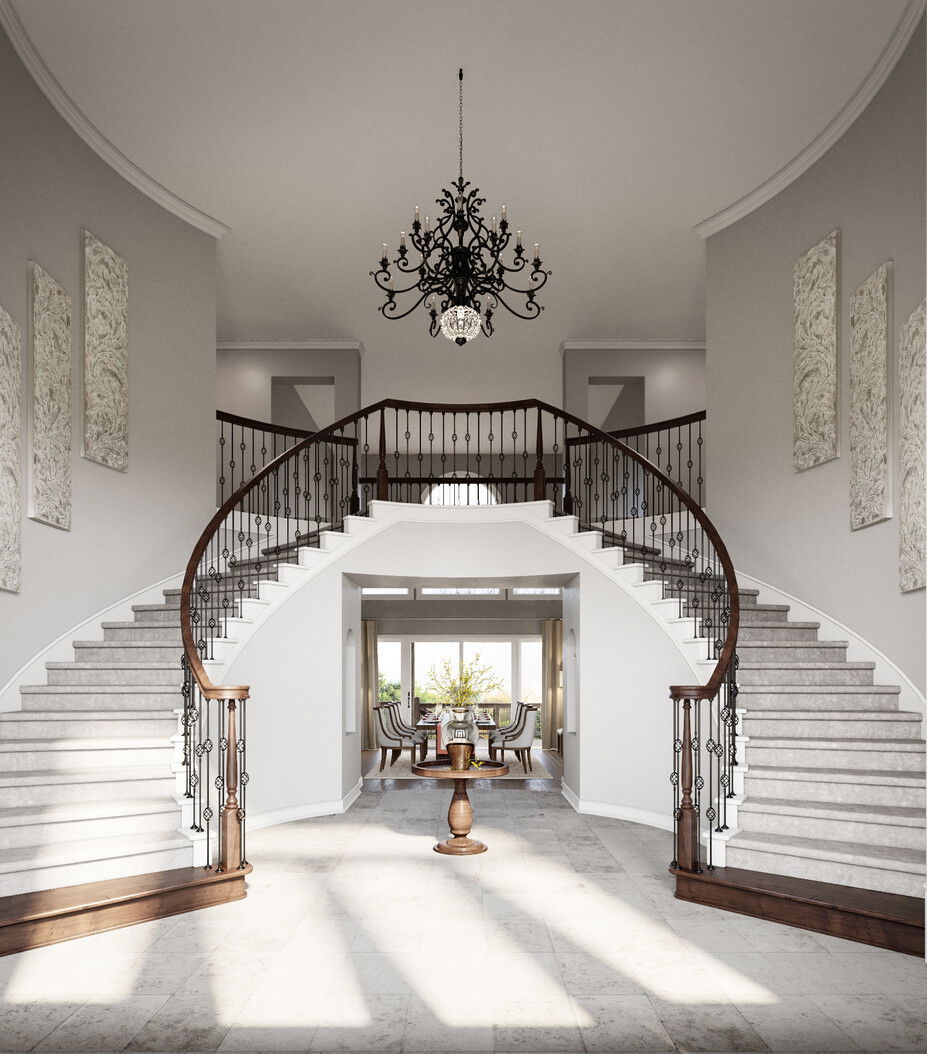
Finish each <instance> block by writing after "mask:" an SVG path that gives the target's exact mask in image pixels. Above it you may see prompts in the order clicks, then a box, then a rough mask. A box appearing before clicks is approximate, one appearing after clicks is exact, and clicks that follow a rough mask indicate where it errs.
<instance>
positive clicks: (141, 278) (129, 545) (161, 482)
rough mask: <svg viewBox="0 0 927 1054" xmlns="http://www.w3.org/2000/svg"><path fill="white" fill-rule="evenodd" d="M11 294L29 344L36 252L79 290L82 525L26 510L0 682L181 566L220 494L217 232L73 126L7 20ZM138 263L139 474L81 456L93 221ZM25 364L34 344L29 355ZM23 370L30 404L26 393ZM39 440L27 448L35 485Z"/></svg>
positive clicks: (76, 446) (1, 63)
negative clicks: (17, 45)
mask: <svg viewBox="0 0 927 1054" xmlns="http://www.w3.org/2000/svg"><path fill="white" fill-rule="evenodd" d="M0 100H2V105H0V144H2V145H0V232H2V238H0V304H2V305H3V306H4V307H5V308H6V310H7V311H9V312H10V314H11V315H12V316H13V318H14V320H15V321H16V322H18V323H19V325H20V326H21V327H22V331H23V340H24V352H26V350H27V348H28V343H27V332H26V322H27V281H26V264H27V261H29V260H35V261H37V262H38V263H39V264H41V266H42V267H43V268H45V269H46V270H47V271H48V272H49V273H50V274H52V275H53V276H54V277H55V279H56V280H57V281H58V282H59V283H61V285H63V286H64V288H65V289H66V290H67V291H68V292H69V293H70V294H71V297H72V300H73V304H74V307H73V312H72V320H73V321H72V362H71V381H72V400H71V405H72V420H71V425H72V452H71V469H72V476H73V480H72V502H73V511H72V527H71V530H70V531H59V530H55V529H53V528H51V527H47V526H44V525H43V524H39V523H35V522H34V521H32V520H30V519H27V518H26V517H25V510H26V501H25V492H24V494H23V575H22V591H21V592H20V593H19V594H13V593H3V592H0V627H2V632H0V684H2V683H3V682H5V681H6V680H7V679H8V678H9V677H10V676H11V675H12V674H13V673H14V672H15V671H16V670H17V669H18V668H19V667H20V666H21V665H22V664H23V663H24V662H25V661H26V660H27V659H28V658H30V657H31V656H32V655H34V654H35V653H36V652H37V651H39V650H40V649H41V648H42V647H44V646H45V645H46V644H48V643H50V642H51V641H52V640H53V639H54V638H55V637H57V636H58V635H60V634H61V633H63V632H65V631H66V630H67V629H68V628H69V627H71V626H73V625H74V624H75V623H77V622H79V621H81V620H82V619H83V618H85V617H87V616H89V615H91V614H93V613H94V612H95V611H98V610H99V609H101V608H103V607H107V606H108V605H109V604H111V603H113V602H115V601H117V600H119V599H120V598H122V597H124V596H127V595H128V594H130V593H133V592H135V591H136V590H139V589H141V588H143V587H145V586H147V585H150V584H151V583H153V582H156V581H159V580H160V579H162V578H165V577H167V576H168V575H170V574H172V573H174V572H176V571H180V570H182V569H183V566H184V564H185V563H186V560H187V558H188V556H189V554H190V550H191V549H192V547H193V544H194V542H195V541H196V539H197V537H198V536H199V532H200V531H201V530H202V528H203V526H204V525H205V523H206V519H207V517H208V515H209V512H210V506H212V508H213V509H214V508H215V505H214V493H215V482H214V474H215V468H214V443H215V438H214V408H215V346H216V344H215V338H216V334H215V328H216V325H215V310H216V291H215V249H216V246H215V241H214V240H213V239H212V238H211V237H210V236H209V235H206V234H203V233H201V232H199V231H197V230H194V229H193V228H192V227H189V226H188V225H187V224H186V223H184V222H183V221H182V220H179V219H177V218H176V217H175V216H172V215H171V214H170V213H168V212H165V211H164V209H162V208H161V207H160V206H158V205H156V204H155V203H154V202H152V201H151V200H149V199H148V198H147V197H145V196H144V195H143V194H141V193H139V192H138V191H137V190H135V189H134V188H133V187H131V186H130V185H129V184H128V183H126V182H125V180H123V179H122V177H121V176H118V175H117V174H116V173H115V172H114V171H113V170H112V169H110V168H109V166H107V165H106V164H105V163H104V162H103V161H101V160H100V158H99V157H97V155H96V154H94V153H93V151H91V150H90V148H89V147H88V146H86V145H85V144H84V142H83V141H82V140H81V139H79V138H78V136H77V135H75V134H74V133H73V132H72V131H71V129H70V128H69V127H68V125H67V124H66V123H65V122H64V121H63V120H62V119H61V117H59V116H58V114H57V112H56V111H55V110H54V109H53V108H52V106H51V105H50V104H49V103H48V101H47V100H46V99H45V96H44V95H43V94H42V93H41V91H40V90H39V88H38V87H37V86H36V84H35V83H34V82H33V80H32V78H31V77H30V76H29V74H28V73H27V72H26V70H25V68H24V67H23V66H22V64H21V63H20V61H19V59H18V58H17V56H16V54H15V52H14V51H13V48H12V47H11V45H10V43H9V41H8V40H7V39H6V37H5V36H4V35H3V34H2V33H0ZM82 227H86V228H88V229H89V230H91V231H93V233H94V234H96V235H97V236H98V237H99V238H101V239H103V241H105V242H106V243H107V244H108V245H111V246H112V247H113V248H114V249H115V250H116V251H117V252H118V253H119V254H120V255H121V256H123V257H124V258H125V260H126V261H127V262H128V265H129V471H128V472H127V473H121V472H114V471H113V470H112V469H108V468H104V467H103V466H102V465H98V464H95V463H93V462H90V461H86V460H84V459H83V458H81V457H80V436H81V427H82V422H81V388H80V378H81V371H80V363H81V359H82V356H83V340H82V321H81V317H82V308H81V305H82V295H83V294H82V289H81V234H80V232H81V228H82ZM24 359H25V361H24V367H25V368H26V369H27V368H28V354H25V355H24ZM26 391H27V388H26V376H25V370H24V377H23V411H24V421H23V423H24V426H25V414H26V413H28V406H27V404H26ZM26 456H27V451H26V449H25V443H24V449H23V465H22V467H23V473H22V478H23V487H24V488H25V486H26V482H25V481H26V478H27V474H26V471H25V468H26V461H25V459H26Z"/></svg>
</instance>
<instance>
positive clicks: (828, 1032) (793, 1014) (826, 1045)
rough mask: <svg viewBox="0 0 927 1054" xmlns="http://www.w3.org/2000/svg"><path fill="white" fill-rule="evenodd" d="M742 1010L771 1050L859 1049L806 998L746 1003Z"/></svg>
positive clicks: (796, 996)
mask: <svg viewBox="0 0 927 1054" xmlns="http://www.w3.org/2000/svg"><path fill="white" fill-rule="evenodd" d="M739 1009H740V1012H741V1013H742V1014H743V1016H744V1018H746V1020H747V1021H749V1022H750V1024H751V1025H752V1026H753V1028H754V1030H755V1031H756V1033H757V1035H759V1036H760V1038H761V1039H762V1040H763V1041H764V1042H765V1043H766V1045H767V1046H768V1047H769V1049H770V1050H777V1051H812V1050H813V1051H822V1052H823V1051H832V1050H835V1051H848V1050H856V1049H858V1047H857V1044H856V1043H855V1042H854V1041H853V1039H852V1038H851V1036H850V1035H849V1034H848V1033H847V1032H845V1031H844V1030H843V1029H841V1028H840V1027H839V1026H838V1025H837V1024H836V1023H835V1022H834V1021H832V1020H831V1019H830V1018H829V1017H828V1016H827V1014H825V1013H824V1011H823V1010H821V1009H820V1007H818V1006H816V1005H815V1004H814V1003H813V1002H811V1000H810V999H807V998H806V997H805V996H801V995H790V996H786V997H784V998H783V999H781V1000H778V1001H776V1002H772V1003H766V1004H764V1005H758V1004H751V1003H749V1002H745V1003H744V1004H742V1005H741V1006H740V1008H739Z"/></svg>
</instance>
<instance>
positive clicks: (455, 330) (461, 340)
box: [441, 304, 483, 347]
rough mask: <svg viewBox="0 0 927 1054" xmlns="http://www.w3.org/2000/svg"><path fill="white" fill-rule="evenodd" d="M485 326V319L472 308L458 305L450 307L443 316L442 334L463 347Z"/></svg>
mask: <svg viewBox="0 0 927 1054" xmlns="http://www.w3.org/2000/svg"><path fill="white" fill-rule="evenodd" d="M482 325H483V317H482V315H480V314H479V312H477V311H474V310H473V308H472V307H465V306H463V305H462V304H458V305H457V306H456V307H449V308H448V309H447V311H445V312H444V313H443V314H442V315H441V332H442V333H443V334H444V335H445V337H447V339H448V340H453V341H455V342H456V343H457V344H460V345H461V347H462V346H463V345H464V344H466V343H467V341H468V340H473V338H474V337H475V336H476V335H477V333H479V331H480V327H481V326H482Z"/></svg>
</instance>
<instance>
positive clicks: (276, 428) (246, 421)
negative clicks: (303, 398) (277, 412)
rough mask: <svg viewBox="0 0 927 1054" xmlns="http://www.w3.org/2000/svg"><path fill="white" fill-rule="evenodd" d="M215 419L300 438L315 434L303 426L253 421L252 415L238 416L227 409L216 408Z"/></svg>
mask: <svg viewBox="0 0 927 1054" xmlns="http://www.w3.org/2000/svg"><path fill="white" fill-rule="evenodd" d="M216 420H217V421H222V422H224V423H225V424H227V425H239V426H240V427H242V428H253V429H254V430H255V431H256V432H273V433H274V434H275V435H286V436H298V437H299V438H300V439H308V438H309V437H310V436H313V435H315V433H314V432H309V431H307V430H306V429H305V428H289V427H287V426H286V425H274V424H271V423H270V422H269V421H255V420H254V418H252V417H239V416H238V414H230V413H229V412H228V411H227V410H216Z"/></svg>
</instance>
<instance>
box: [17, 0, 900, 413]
mask: <svg viewBox="0 0 927 1054" xmlns="http://www.w3.org/2000/svg"><path fill="white" fill-rule="evenodd" d="M15 8H16V11H17V12H18V14H19V17H20V19H21V21H22V23H23V25H24V26H25V28H26V30H27V32H28V34H29V36H30V37H31V39H32V41H33V42H34V43H35V45H36V47H37V48H38V50H39V52H40V54H41V56H42V57H43V58H44V60H45V62H46V63H47V65H48V67H49V68H50V70H51V71H52V72H53V74H54V75H55V77H56V78H57V79H58V80H59V81H60V83H61V85H62V86H63V87H64V89H65V90H66V91H67V92H68V93H69V94H70V96H71V97H72V98H73V100H74V101H75V102H76V103H77V105H78V106H79V107H80V109H81V110H82V111H83V112H84V114H85V115H86V116H87V117H88V118H89V120H90V121H91V122H93V124H94V125H96V127H97V128H98V129H99V130H100V131H101V132H102V133H103V134H104V135H105V136H106V137H107V138H108V139H109V140H110V141H111V142H112V143H113V144H115V145H116V146H117V147H118V148H119V149H120V150H121V151H122V152H123V153H124V154H125V155H127V157H129V158H130V159H131V160H132V161H133V162H135V164H137V165H138V166H140V167H141V168H142V169H144V170H145V171H146V172H148V173H149V174H150V175H151V176H152V177H154V178H155V179H156V180H158V181H159V182H160V183H162V184H163V185H164V186H165V187H167V188H169V189H170V190H171V191H172V192H173V193H174V194H176V195H178V196H179V197H181V198H183V199H185V200H186V201H188V202H190V203H191V204H192V205H194V206H196V207H197V208H198V209H201V210H203V211H204V212H205V213H208V214H209V215H211V216H214V217H216V218H218V219H219V220H221V221H222V222H223V223H225V224H227V225H228V226H229V227H230V228H231V229H230V232H229V233H228V234H227V235H225V237H224V238H222V240H221V241H220V243H219V248H218V254H219V317H218V335H219V337H220V339H223V340H244V339H249V340H286V339H301V338H309V337H315V338H339V339H357V340H361V341H363V342H364V345H365V347H366V358H365V362H364V398H365V399H372V398H376V397H380V396H381V395H385V394H396V395H398V394H403V395H406V396H409V397H422V398H428V397H431V398H435V397H439V396H445V397H447V396H449V395H453V397H454V398H461V399H463V398H487V397H499V398H503V397H516V396H524V395H532V394H534V395H538V396H541V397H544V398H551V399H558V398H559V394H560V392H559V359H558V358H557V349H558V346H559V344H560V341H561V340H563V339H578V338H582V339H587V338H616V339H620V338H625V339H631V338H633V339H638V338H651V339H655V338H665V339H698V338H700V337H701V336H702V335H703V334H704V296H705V294H704V244H703V242H701V241H700V239H699V238H698V237H697V235H696V234H694V233H693V232H692V227H693V226H694V225H695V224H697V223H699V222H700V221H702V220H704V219H705V218H706V217H708V216H710V215H711V214H713V213H715V212H716V211H718V210H719V209H722V208H724V207H725V206H727V205H729V204H730V203H731V202H733V201H735V200H736V199H738V198H740V197H742V196H743V195H745V194H747V193H749V192H750V191H751V190H752V189H753V188H755V187H756V186H757V185H758V184H760V183H762V182H763V181H764V180H766V179H767V178H768V177H770V176H771V175H772V174H773V173H775V172H776V171H777V170H779V169H780V168H782V167H783V166H784V165H786V164H788V163H789V162H790V161H791V160H792V159H793V158H794V157H795V156H796V155H797V154H798V153H799V152H800V151H802V149H803V148H805V147H806V145H807V144H808V143H809V142H810V141H812V140H813V139H814V138H815V137H816V136H817V135H818V134H819V133H820V132H821V131H822V129H824V128H825V127H826V126H827V125H828V123H829V122H830V121H831V120H832V119H833V118H834V116H835V115H836V114H837V113H838V112H839V111H840V110H841V108H842V107H843V106H844V105H845V104H846V103H847V101H848V100H849V99H851V97H852V96H853V95H854V93H855V92H856V91H857V89H858V88H859V86H860V84H861V82H863V81H864V79H865V78H866V76H867V74H869V72H870V70H871V69H872V68H873V66H874V64H876V63H877V60H878V59H879V56H880V54H881V53H882V51H883V49H884V48H885V47H886V44H887V42H888V41H889V40H890V38H891V37H892V34H893V31H894V30H895V27H896V25H897V24H898V21H899V19H900V18H901V16H902V14H903V12H904V11H905V8H906V0H569V2H568V0H505V2H500V0H467V2H465V3H462V2H460V0H457V2H455V3H448V2H445V0H311V2H310V0H196V2H190V0H81V2H80V3H62V2H61V0H15ZM458 65H462V66H464V67H465V70H466V81H465V89H466V95H465V135H466V141H465V175H466V177H467V178H469V179H471V180H473V181H474V182H475V183H476V184H477V185H478V186H479V187H480V188H481V189H482V190H483V191H484V193H485V195H486V197H487V198H488V202H489V204H488V205H487V208H488V209H489V208H491V211H497V209H498V206H499V205H500V204H501V203H502V202H506V203H507V205H508V209H509V215H510V218H511V219H512V221H513V223H514V225H515V226H517V227H521V228H523V229H524V230H525V232H526V240H527V241H528V242H529V243H530V242H534V241H538V240H539V241H540V243H541V247H542V250H543V252H542V255H543V256H544V258H545V261H546V263H547V266H549V267H550V269H551V270H552V271H553V276H552V277H551V279H550V282H549V283H548V287H547V290H546V291H545V295H544V303H545V304H546V305H547V310H546V311H545V312H544V315H543V316H542V319H541V320H540V321H538V322H533V323H529V322H520V321H517V320H515V319H510V318H508V317H502V315H500V317H499V318H498V330H497V333H496V335H495V336H494V337H493V338H492V339H491V340H489V341H487V340H485V339H484V338H483V337H479V338H477V340H476V341H474V342H473V344H472V345H470V346H468V348H467V349H466V351H465V352H463V353H461V352H460V351H458V349H457V348H456V346H454V345H451V344H449V343H448V342H447V341H445V340H443V338H440V337H439V338H438V339H437V340H435V341H433V340H432V339H431V338H429V337H428V335H427V330H426V328H425V325H424V314H423V315H421V316H413V317H411V318H409V319H407V320H405V321H402V322H387V321H385V320H383V319H382V318H381V317H380V316H379V314H378V313H377V307H378V306H379V303H380V294H379V293H378V291H377V290H376V289H375V287H374V286H373V282H372V279H370V278H369V276H368V271H369V270H370V269H371V267H373V266H375V261H376V259H377V257H378V255H379V248H380V244H381V243H382V242H383V241H387V242H389V243H390V244H391V246H392V245H395V243H396V240H397V237H398V231H399V229H400V228H403V229H407V228H408V224H409V222H410V214H411V207H412V204H413V203H414V202H419V203H421V205H422V207H423V210H425V211H427V206H428V205H430V203H431V202H432V201H433V199H434V197H435V196H436V195H437V193H438V192H439V190H440V188H441V187H442V186H444V185H446V184H447V182H448V181H449V180H450V179H452V178H453V177H454V176H455V174H456V161H457V157H456V151H457V145H456V133H457V120H456V117H457V114H456V106H457V99H456V91H457V78H456V72H457V67H458ZM819 233H820V232H817V231H809V240H813V238H814V237H815V236H817V235H818V234H819Z"/></svg>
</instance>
